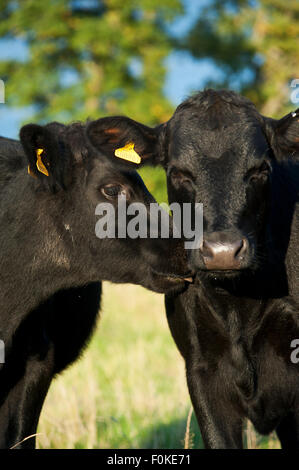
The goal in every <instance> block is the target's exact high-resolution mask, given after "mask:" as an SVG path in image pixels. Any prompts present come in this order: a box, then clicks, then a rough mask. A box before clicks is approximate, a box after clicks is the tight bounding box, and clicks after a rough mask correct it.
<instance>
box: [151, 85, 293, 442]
mask: <svg viewBox="0 0 299 470" xmlns="http://www.w3.org/2000/svg"><path fill="white" fill-rule="evenodd" d="M147 133H148V131H147ZM152 134H153V136H156V134H157V129H153V130H152ZM144 138H146V135H145V136H144ZM159 138H160V151H159V153H158V154H156V155H155V158H154V160H153V163H156V162H157V161H160V162H161V163H162V164H163V165H164V167H165V170H166V171H167V182H168V194H169V200H170V202H175V201H176V202H179V203H183V202H202V203H203V208H204V236H205V235H206V234H209V233H211V232H215V231H224V232H226V233H227V234H228V235H229V234H231V236H238V237H240V238H242V237H246V238H247V240H248V250H247V253H246V256H244V259H243V261H242V263H241V265H240V269H238V270H231V271H214V272H211V271H209V270H207V269H206V267H205V264H204V262H203V257H202V253H201V251H200V250H190V253H189V260H190V266H191V267H192V269H195V270H196V271H197V277H196V282H195V283H194V284H193V285H190V286H189V287H188V289H187V290H186V291H185V292H183V293H181V294H179V295H177V296H176V297H173V298H170V297H168V296H167V297H166V309H167V317H168V322H169V326H170V329H171V332H172V335H173V337H174V340H175V342H176V344H177V346H178V348H179V350H180V352H181V354H182V355H183V357H184V359H185V362H186V375H187V381H188V387H189V391H190V395H191V399H192V402H193V406H194V410H195V413H196V416H197V418H198V422H199V426H200V429H201V433H202V437H203V440H204V443H205V446H206V447H208V448H241V447H242V445H243V438H242V428H243V424H244V421H245V418H248V419H250V420H251V422H252V423H253V424H254V426H255V428H256V429H257V430H258V431H259V432H260V433H262V434H268V433H269V432H271V431H273V430H276V431H277V434H278V437H279V439H280V441H281V444H282V446H283V447H284V448H288V449H290V448H297V449H298V448H299V364H298V363H297V364H296V363H293V362H291V353H292V351H293V349H292V348H291V341H292V340H294V339H299V310H298V302H299V298H298V296H299V292H298V236H299V226H298V210H297V209H296V206H297V201H298V156H299V110H297V111H296V114H295V115H293V114H288V115H287V116H285V117H284V118H282V119H280V120H274V119H271V118H265V117H264V116H262V115H260V114H259V113H258V111H257V110H256V108H255V107H254V105H253V104H252V103H251V102H250V101H248V100H247V99H245V98H243V97H240V96H238V95H237V94H235V93H233V92H230V91H213V90H207V91H204V92H201V93H198V94H196V95H195V96H194V97H192V98H190V99H188V100H186V101H185V102H184V103H182V104H181V105H180V106H179V107H178V108H177V110H176V112H175V113H174V115H173V117H172V118H171V119H170V121H168V123H166V124H165V125H164V126H163V134H160V137H158V139H159ZM161 149H162V151H161Z"/></svg>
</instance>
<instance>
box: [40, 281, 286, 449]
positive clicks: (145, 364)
mask: <svg viewBox="0 0 299 470" xmlns="http://www.w3.org/2000/svg"><path fill="white" fill-rule="evenodd" d="M66 347H67V343H66ZM191 412H192V408H191V403H190V400H189V396H188V391H187V387H186V383H185V376H184V364H183V360H182V358H181V357H180V355H179V353H178V351H177V349H176V346H175V345H174V343H173V340H172V338H171V335H170V332H169V330H168V326H167V321H166V316H165V313H164V305H163V296H162V295H159V294H154V293H152V292H149V291H147V290H145V289H143V288H141V287H137V286H132V285H112V284H109V283H104V293H103V307H102V314H101V320H100V322H99V324H98V327H97V329H96V332H95V334H94V336H93V339H92V341H91V343H90V344H89V347H88V348H87V350H86V351H85V353H84V354H83V356H82V358H81V359H80V360H79V361H77V362H76V363H75V364H74V365H73V366H71V367H70V368H69V369H67V370H66V371H65V372H64V373H63V374H62V375H61V376H59V377H58V378H57V379H56V380H55V381H54V382H53V384H52V386H51V389H50V391H49V394H48V396H47V399H46V402H45V405H44V408H43V411H42V415H41V419H40V424H39V428H38V433H40V434H39V435H38V436H37V447H38V448H53V449H54V448H56V449H57V448H71V449H73V448H77V449H82V448H93V449H98V448H102V449H104V448H119V449H121V448H156V449H157V448H161V449H162V448H177V449H181V448H184V447H188V448H202V441H201V438H200V433H199V430H198V426H197V423H196V419H195V417H194V414H193V413H192V414H191ZM190 416H191V421H190ZM188 418H189V419H188ZM189 421H190V426H189ZM245 439H246V440H247V444H248V446H249V447H250V448H275V447H279V444H278V442H277V440H276V439H275V437H274V436H270V438H269V439H268V438H264V437H263V438H262V437H261V436H258V435H256V434H255V433H254V431H253V430H252V428H251V427H247V432H246V438H245Z"/></svg>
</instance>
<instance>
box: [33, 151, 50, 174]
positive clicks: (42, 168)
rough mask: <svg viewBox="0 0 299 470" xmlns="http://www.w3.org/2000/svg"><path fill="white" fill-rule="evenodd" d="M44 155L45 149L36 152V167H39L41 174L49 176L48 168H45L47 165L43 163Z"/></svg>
mask: <svg viewBox="0 0 299 470" xmlns="http://www.w3.org/2000/svg"><path fill="white" fill-rule="evenodd" d="M43 153H44V149H37V150H36V167H37V169H38V171H40V172H41V173H43V174H44V175H46V176H49V173H48V170H47V168H46V167H45V165H44V164H43V161H42V154H43Z"/></svg>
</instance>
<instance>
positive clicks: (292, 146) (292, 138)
mask: <svg viewBox="0 0 299 470" xmlns="http://www.w3.org/2000/svg"><path fill="white" fill-rule="evenodd" d="M265 121H266V133H267V136H268V138H269V141H270V144H271V147H272V150H273V152H274V155H275V157H276V158H277V160H284V159H288V158H289V157H290V158H298V156H299V108H298V109H297V110H296V111H294V112H292V113H289V114H287V115H286V116H284V117H283V118H281V119H278V120H276V119H270V118H265Z"/></svg>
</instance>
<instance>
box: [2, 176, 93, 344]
mask: <svg viewBox="0 0 299 470" xmlns="http://www.w3.org/2000/svg"><path fill="white" fill-rule="evenodd" d="M19 187H20V188H24V185H22V184H20V185H19ZM13 196H14V204H11V206H10V207H8V208H7V209H6V211H3V210H2V211H1V219H0V223H1V227H2V229H1V233H0V243H1V246H2V249H1V253H0V306H1V324H0V338H2V339H3V334H4V332H3V329H5V331H6V329H7V328H8V324H10V325H16V324H17V323H18V320H19V321H21V319H22V318H23V317H24V316H25V315H26V314H27V313H28V312H29V311H31V310H32V309H34V308H35V307H37V306H38V304H39V303H40V302H42V301H43V300H45V299H47V298H48V297H49V296H51V295H52V294H54V293H55V292H56V291H57V290H60V289H64V288H69V287H73V286H78V285H83V284H85V283H88V282H90V281H92V280H94V279H89V271H88V269H87V266H86V263H82V260H80V250H78V249H77V250H76V249H75V248H74V247H73V244H74V243H76V242H78V240H77V238H76V234H75V233H73V232H72V229H71V227H70V225H71V224H69V225H68V224H66V223H64V222H63V221H62V222H61V220H63V217H61V213H60V214H58V213H57V211H58V212H59V208H57V207H55V206H54V204H53V205H51V202H45V200H44V201H43V199H42V198H40V199H39V198H38V197H37V196H36V195H34V194H33V193H32V192H30V191H29V190H27V191H25V190H24V189H23V190H22V193H17V192H15V193H14V195H13ZM49 201H50V198H49ZM45 204H47V206H45ZM76 254H77V256H76ZM12 320H14V321H12Z"/></svg>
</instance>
